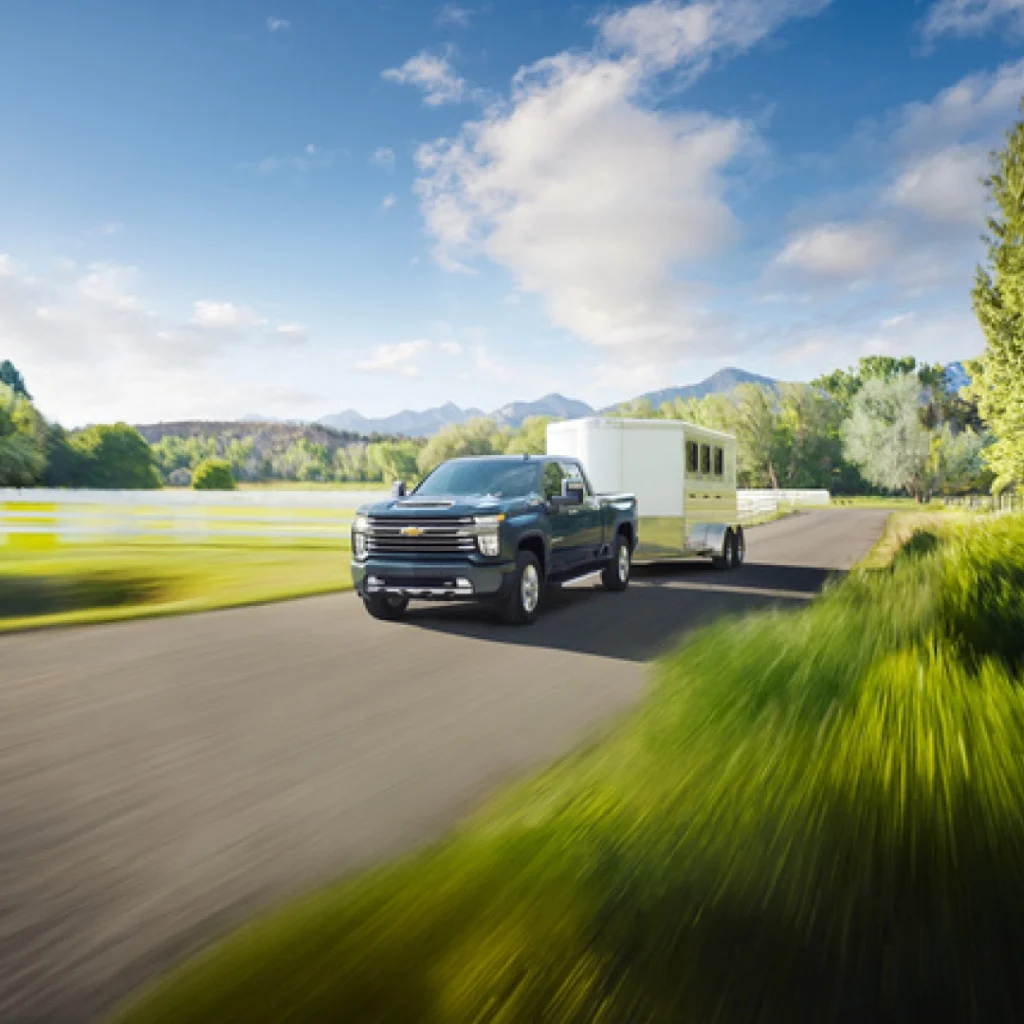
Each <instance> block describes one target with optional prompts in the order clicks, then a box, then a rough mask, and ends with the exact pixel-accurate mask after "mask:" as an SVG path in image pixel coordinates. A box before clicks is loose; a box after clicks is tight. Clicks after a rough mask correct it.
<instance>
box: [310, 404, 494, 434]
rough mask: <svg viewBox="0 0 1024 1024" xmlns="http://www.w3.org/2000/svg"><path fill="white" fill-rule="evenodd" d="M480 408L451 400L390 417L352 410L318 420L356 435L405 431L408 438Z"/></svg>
mask: <svg viewBox="0 0 1024 1024" xmlns="http://www.w3.org/2000/svg"><path fill="white" fill-rule="evenodd" d="M483 415H484V414H483V412H482V411H481V410H480V409H460V408H459V407H458V406H457V405H455V404H453V403H452V402H448V403H447V404H445V405H440V406H438V407H437V408H435V409H424V410H423V411H422V412H416V411H414V410H412V409H403V410H402V412H396V413H394V414H393V415H391V416H382V417H380V418H378V419H373V418H370V417H367V416H363V415H362V414H361V413H358V412H356V410H355V409H346V410H345V411H344V412H339V413H334V414H333V415H330V416H324V417H322V418H321V419H320V422H321V423H323V424H324V425H325V426H328V427H333V428H334V429H335V430H350V431H355V432H356V433H359V434H406V435H408V436H410V437H428V436H429V435H431V434H436V433H437V432H438V431H439V430H441V429H442V428H443V427H449V426H451V425H452V424H455V423H465V422H466V420H471V419H474V418H475V417H477V416H483Z"/></svg>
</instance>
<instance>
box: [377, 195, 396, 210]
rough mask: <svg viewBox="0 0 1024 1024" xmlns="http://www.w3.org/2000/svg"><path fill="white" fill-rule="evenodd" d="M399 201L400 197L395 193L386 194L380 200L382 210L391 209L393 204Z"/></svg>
mask: <svg viewBox="0 0 1024 1024" xmlns="http://www.w3.org/2000/svg"><path fill="white" fill-rule="evenodd" d="M397 202H398V197H397V196H395V195H393V194H388V195H386V196H385V197H384V198H383V199H382V200H381V201H380V208H381V209H382V210H390V209H391V207H392V206H394V205H395V203H397Z"/></svg>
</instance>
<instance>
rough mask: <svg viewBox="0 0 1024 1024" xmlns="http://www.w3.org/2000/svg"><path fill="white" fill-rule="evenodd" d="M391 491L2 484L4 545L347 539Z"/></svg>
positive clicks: (756, 500)
mask: <svg viewBox="0 0 1024 1024" xmlns="http://www.w3.org/2000/svg"><path fill="white" fill-rule="evenodd" d="M386 495H387V492H386V491H371V490H367V491H347V490H326V489H325V490H316V491H291V490H272V489H266V490H263V489H260V490H251V491H246V490H243V491H170V490H167V491H84V490H83V491H61V490H43V489H32V490H13V489H8V490H4V489H2V488H0V544H5V543H6V544H11V545H14V546H17V545H18V544H24V545H26V546H35V545H38V544H44V545H45V544H48V543H61V544H74V543H82V542H87V541H101V540H132V539H137V540H145V539H164V540H177V541H181V542H185V543H205V542H209V541H217V540H228V539H231V538H236V539H244V538H250V539H257V540H264V541H287V542H291V541H301V540H317V541H324V540H338V541H343V540H345V539H347V537H348V533H349V527H350V524H351V522H352V513H353V510H354V509H355V508H356V507H358V506H359V505H362V504H363V503H365V502H371V501H379V500H380V499H381V498H383V497H386ZM830 501H831V498H830V495H829V492H828V491H738V492H737V506H738V511H739V515H740V518H741V519H743V520H744V521H747V522H752V521H756V520H758V519H763V518H767V517H770V516H772V515H775V514H776V513H777V512H778V511H780V510H787V509H792V508H796V507H798V506H806V505H828V504H829V503H830Z"/></svg>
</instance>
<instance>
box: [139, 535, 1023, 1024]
mask: <svg viewBox="0 0 1024 1024" xmlns="http://www.w3.org/2000/svg"><path fill="white" fill-rule="evenodd" d="M1022 665H1024V522H1022V521H1021V520H1016V521H1011V520H1009V519H1003V520H996V521H984V522H976V523H971V524H957V523H955V521H951V522H950V524H949V525H948V526H946V527H945V528H944V529H943V532H942V534H941V535H939V534H937V533H935V532H919V533H918V534H916V535H915V537H914V538H912V540H911V542H910V543H909V544H908V545H907V546H905V547H904V548H903V549H902V550H901V552H900V553H899V554H898V556H897V558H896V559H895V561H894V563H893V565H892V566H891V567H890V568H886V569H884V570H876V571H867V570H859V571H857V572H855V573H853V574H852V575H851V576H850V577H848V578H847V579H846V580H845V581H844V582H843V583H841V584H840V585H838V586H835V587H833V588H831V589H830V590H829V592H828V593H827V594H826V595H825V596H824V597H823V598H822V599H821V600H819V601H816V602H814V603H813V604H812V605H810V606H808V607H807V608H806V609H801V610H799V611H796V612H783V611H770V612H762V613H758V614H754V615H750V616H747V617H745V618H742V619H734V620H731V621H723V622H720V623H719V624H717V625H714V626H712V627H710V628H708V629H705V630H703V631H701V632H699V633H698V634H696V635H694V636H693V638H692V639H690V640H689V642H687V643H686V644H685V646H683V647H682V648H681V649H680V650H679V651H678V652H677V653H676V654H674V655H673V656H671V657H669V658H667V659H665V660H664V661H662V662H661V663H660V664H659V665H658V667H657V678H656V684H655V687H654V690H653V692H652V694H651V695H650V697H649V699H648V700H647V701H646V702H645V704H644V705H643V707H642V708H641V709H640V710H639V712H638V713H636V714H635V715H633V716H632V717H631V718H630V720H629V721H628V722H626V723H624V724H623V725H622V726H621V727H620V728H618V729H617V730H616V732H615V733H614V734H613V735H611V736H609V737H608V738H607V739H605V740H604V741H601V742H599V743H597V744H595V745H594V746H593V747H592V748H591V749H589V750H586V751H583V752H580V753H578V754H577V755H575V756H573V757H572V758H570V759H568V760H566V761H564V762H563V763H561V764H559V765H557V766H556V767H554V768H553V769H551V770H550V771H548V772H546V773H545V774H543V775H542V776H541V777H540V778H538V779H536V780H534V781H532V782H530V783H528V784H526V785H523V786H521V787H519V788H518V789H517V790H516V791H514V792H512V793H510V794H508V795H506V796H505V797H504V798H503V799H501V800H500V801H499V802H497V803H496V804H494V805H492V806H491V807H490V808H488V809H487V811H486V812H484V813H483V814H481V815H479V816H478V817H477V818H476V819H475V820H473V821H470V822H469V823H467V824H466V825H465V826H464V827H463V829H462V830H461V831H460V832H459V833H457V834H456V835H454V836H453V837H452V838H450V839H449V840H448V841H447V842H446V843H444V844H443V845H441V846H439V847H435V848H433V849H431V850H429V851H427V852H425V853H422V854H419V855H417V856H415V857H412V858H410V859H407V860H405V861H404V862H401V863H399V864H397V865H393V866H390V867H388V868H385V869H383V870H379V871H376V872H374V873H371V874H369V875H365V876H363V877H361V878H359V879H357V880H355V881H353V882H349V883H343V884H340V885H338V886H336V887H334V888H333V889H331V890H328V891H326V892H321V893H318V894H316V895H314V896H312V897H310V898H308V899H306V900H305V901H304V902H301V903H298V904H295V905H292V906H289V907H287V908H285V909H283V910H281V911H280V912H278V913H275V914H272V915H270V916H267V917H264V918H263V919H261V920H258V921H257V922H255V923H254V924H252V925H251V926H249V927H248V928H246V929H244V930H243V931H241V932H239V933H238V934H236V935H235V936H233V937H231V938H229V939H228V940H227V941H225V942H224V943H222V944H221V945H219V946H217V947H215V948H214V949H212V950H211V951H209V952H208V953H206V954H205V955H202V956H200V957H198V958H197V959H195V960H194V961H192V962H191V963H189V964H187V965H186V966H185V967H184V968H182V969H181V970H180V971H179V972H177V973H176V974H174V975H173V976H171V977H170V978H169V979H168V980H166V981H165V982H164V983H163V984H161V985H160V986H159V987H157V988H156V989H155V990H154V991H153V992H151V993H150V994H149V995H148V996H147V997H146V998H144V999H143V1000H142V1001H141V1002H140V1003H139V1004H137V1005H136V1006H135V1007H134V1008H133V1009H131V1010H130V1011H128V1012H126V1013H125V1016H124V1018H123V1019H124V1020H125V1021H131V1022H153V1021H175V1022H181V1021H211V1020H245V1021H250V1022H256V1021H262V1022H275V1024H277V1022H281V1021H289V1022H313V1021H326V1020H339V1021H360V1022H362V1021H374V1022H406V1021H416V1022H438V1024H440V1022H445V1024H452V1022H469V1021H473V1022H481V1021H488V1022H498V1021H501V1022H513V1021H514V1022H520V1021H521V1022H524V1024H525V1022H531V1024H532V1022H550V1024H568V1022H574V1024H575V1022H579V1024H583V1022H594V1021H600V1022H615V1024H618V1022H622V1024H644V1022H662V1021H664V1022H730V1024H732V1022H754V1021H757V1022H780V1024H781V1022H786V1024H790V1022H795V1021H798V1022H805V1021H806V1022H814V1024H820V1022H849V1024H864V1022H879V1021H892V1022H896V1021H939V1020H943V1021H945V1020H960V1021H977V1022H986V1024H990V1022H996V1021H999V1022H1002V1021H1016V1020H1024V800H1022V794H1024V691H1022V686H1021V684H1022V682H1024V677H1022Z"/></svg>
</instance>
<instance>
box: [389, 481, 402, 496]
mask: <svg viewBox="0 0 1024 1024" xmlns="http://www.w3.org/2000/svg"><path fill="white" fill-rule="evenodd" d="M391 497H392V498H404V497H405V481H404V480H396V481H395V482H394V483H393V484H392V485H391Z"/></svg>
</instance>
